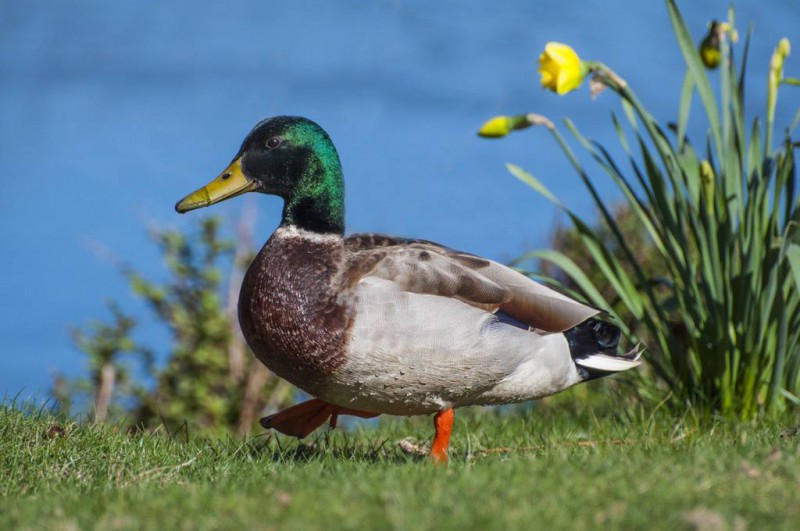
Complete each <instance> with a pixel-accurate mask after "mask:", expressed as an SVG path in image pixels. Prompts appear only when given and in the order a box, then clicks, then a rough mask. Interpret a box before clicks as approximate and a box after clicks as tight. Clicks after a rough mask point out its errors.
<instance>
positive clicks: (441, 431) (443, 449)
mask: <svg viewBox="0 0 800 531" xmlns="http://www.w3.org/2000/svg"><path fill="white" fill-rule="evenodd" d="M454 417H455V415H454V414H453V408H450V409H445V410H444V411H440V412H438V413H437V414H436V416H435V417H433V426H434V428H435V429H436V435H435V436H434V437H433V445H432V446H431V459H433V461H434V462H435V463H447V450H448V448H450V433H451V432H452V431H453V418H454Z"/></svg>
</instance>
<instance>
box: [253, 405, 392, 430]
mask: <svg viewBox="0 0 800 531" xmlns="http://www.w3.org/2000/svg"><path fill="white" fill-rule="evenodd" d="M339 415H352V416H354V417H361V418H365V419H369V418H372V417H377V416H378V415H379V413H372V412H369V411H358V410H356V409H347V408H344V407H339V406H335V405H333V404H331V403H328V402H325V401H324V400H320V399H319V398H314V399H312V400H307V401H306V402H301V403H300V404H297V405H295V406H292V407H290V408H288V409H284V410H283V411H279V412H277V413H275V414H274V415H270V416H268V417H264V418H262V419H261V420H260V421H259V423H260V424H261V425H262V426H263V427H264V428H266V429H270V428H271V429H274V430H277V431H279V432H281V433H283V434H284V435H291V436H292V437H298V438H300V439H302V438H303V437H305V436H306V435H308V434H309V433H311V432H312V431H314V430H316V429H317V428H319V427H320V426H322V425H323V424H325V422H326V421H327V420H328V419H329V418H330V420H331V427H334V428H335V427H336V420H337V419H338V417H339Z"/></svg>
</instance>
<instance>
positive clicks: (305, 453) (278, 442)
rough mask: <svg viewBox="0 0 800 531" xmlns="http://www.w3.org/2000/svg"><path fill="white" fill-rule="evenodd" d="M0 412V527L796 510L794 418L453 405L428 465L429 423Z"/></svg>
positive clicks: (663, 524)
mask: <svg viewBox="0 0 800 531" xmlns="http://www.w3.org/2000/svg"><path fill="white" fill-rule="evenodd" d="M0 411H1V413H0V474H2V481H1V482H0V493H1V494H2V498H0V528H4V529H12V528H13V529H20V528H28V529H134V528H137V529H138V528H152V529H156V528H158V529H165V528H181V529H309V528H311V529H313V528H326V529H339V528H345V529H346V528H370V529H386V528H393V529H433V528H435V529H439V530H444V529H465V528H467V529H507V528H526V529H536V528H538V529H547V528H557V529H590V528H594V527H596V526H598V525H600V524H604V525H607V526H611V527H614V528H634V527H637V528H645V527H647V528H660V529H675V528H692V527H697V526H700V527H701V528H705V529H725V528H731V529H733V528H737V529H740V528H748V529H791V528H794V525H796V522H797V521H800V430H798V429H797V428H796V426H797V424H800V419H797V418H789V419H785V420H784V421H783V422H781V423H758V424H743V423H728V422H725V421H716V422H712V423H707V424H704V423H699V422H696V421H687V420H685V419H683V420H681V419H676V418H674V417H671V416H668V415H666V414H664V415H656V416H647V415H644V414H641V415H632V416H630V417H624V418H621V417H619V416H609V415H606V414H601V413H599V412H594V411H591V410H581V411H574V410H570V409H567V408H564V407H558V408H537V409H532V410H528V411H521V412H520V411H514V412H511V413H507V414H504V415H500V414H496V413H489V414H483V415H481V414H475V413H470V412H467V413H466V414H461V415H457V417H456V426H455V434H454V438H453V454H452V460H451V463H450V465H449V466H448V467H440V468H436V467H433V466H431V465H430V464H429V463H428V462H427V461H426V460H425V459H424V458H421V457H419V456H417V455H415V454H414V453H413V452H412V453H407V451H404V450H403V449H402V448H400V446H399V445H398V444H397V441H399V440H401V439H403V438H406V437H412V438H415V439H416V440H418V441H426V440H427V438H428V437H429V436H430V435H431V427H430V425H429V419H412V420H403V419H398V420H396V421H390V422H387V423H385V424H382V425H380V426H379V427H378V428H377V429H371V428H370V429H363V428H362V429H356V430H354V431H350V432H348V433H343V432H341V431H337V432H332V433H324V432H323V431H322V430H321V431H320V435H319V436H316V437H314V436H312V437H310V438H309V439H308V440H307V441H306V443H305V444H299V443H297V442H295V441H293V440H290V439H284V438H281V439H277V438H269V439H265V438H264V437H258V438H254V439H251V440H248V441H246V442H241V441H234V440H227V441H219V440H213V441H209V440H202V439H200V438H197V437H192V436H191V435H189V436H188V437H187V436H186V433H185V432H182V433H180V434H175V435H173V436H169V435H167V434H163V433H162V434H158V433H156V434H137V435H131V434H127V433H124V432H120V431H118V430H115V429H114V428H113V427H98V426H90V425H78V424H70V423H65V422H63V421H58V420H56V419H54V418H53V417H51V416H49V415H48V414H42V413H39V414H33V415H30V414H29V415H25V414H22V413H20V412H19V411H18V410H17V409H14V408H11V407H8V406H6V407H4V408H2V409H1V410H0ZM717 525H718V526H722V527H713V526H717ZM703 526H706V527H703ZM707 526H711V527H707ZM742 526H744V527H742Z"/></svg>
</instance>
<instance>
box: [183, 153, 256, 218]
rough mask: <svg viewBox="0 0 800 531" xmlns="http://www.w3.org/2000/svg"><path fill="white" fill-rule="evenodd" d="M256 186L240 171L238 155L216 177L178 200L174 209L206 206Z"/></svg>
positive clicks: (240, 165) (188, 209)
mask: <svg viewBox="0 0 800 531" xmlns="http://www.w3.org/2000/svg"><path fill="white" fill-rule="evenodd" d="M256 186H257V184H256V182H255V181H251V180H250V179H248V178H247V177H245V175H244V173H242V159H241V157H240V158H238V159H236V160H234V161H233V162H231V164H230V166H228V167H227V168H225V171H223V172H222V173H220V174H219V176H218V177H217V178H216V179H214V180H213V181H211V182H210V183H208V184H207V185H205V186H204V187H202V188H200V189H199V190H197V191H194V192H192V193H191V194H189V195H187V196H186V197H184V198H183V199H181V200H180V201H178V204H176V205H175V210H177V211H178V212H180V213H181V214H183V213H184V212H188V211H190V210H194V209H196V208H202V207H207V206H208V205H213V204H214V203H219V202H220V201H223V200H225V199H228V198H229V197H234V196H237V195H240V194H243V193H245V192H249V191H251V190H255V189H256Z"/></svg>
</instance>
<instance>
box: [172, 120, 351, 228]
mask: <svg viewBox="0 0 800 531" xmlns="http://www.w3.org/2000/svg"><path fill="white" fill-rule="evenodd" d="M245 192H262V193H265V194H272V195H277V196H279V197H282V198H283V199H284V207H283V220H282V222H281V224H282V225H295V226H297V227H298V228H302V229H305V230H310V231H314V232H320V233H337V234H342V233H344V180H343V177H342V165H341V163H340V162H339V155H338V154H337V153H336V148H335V147H333V142H331V139H330V137H328V134H327V133H326V132H325V131H324V130H323V129H322V128H321V127H320V126H318V125H317V124H315V123H314V122H312V121H311V120H308V119H306V118H300V117H294V116H277V117H275V118H269V119H267V120H264V121H262V122H260V123H259V124H258V125H256V126H255V128H253V130H252V131H250V134H248V135H247V138H245V139H244V142H242V147H241V148H240V149H239V152H238V153H237V154H236V156H235V157H234V159H233V162H231V164H230V165H229V166H228V167H227V168H226V169H225V171H223V172H222V173H221V174H220V175H219V176H218V177H217V178H216V179H214V180H213V181H211V182H210V183H209V184H208V185H206V186H204V187H203V188H201V189H199V190H197V191H196V192H193V193H191V194H189V195H187V196H186V197H184V198H183V199H182V200H180V201H179V202H178V204H177V205H175V210H177V211H178V212H180V213H184V212H188V211H189V210H194V209H195V208H200V207H205V206H208V205H212V204H214V203H217V202H219V201H222V200H224V199H228V198H229V197H234V196H237V195H240V194H243V193H245Z"/></svg>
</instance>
